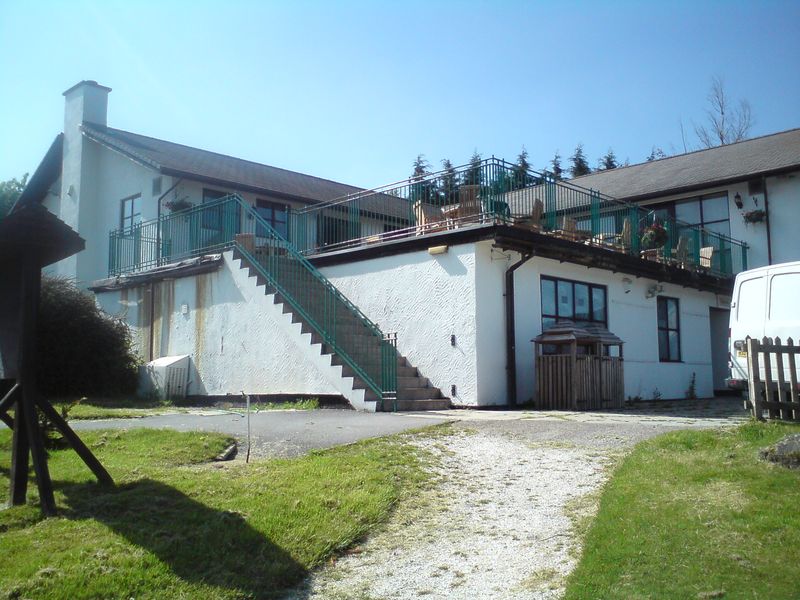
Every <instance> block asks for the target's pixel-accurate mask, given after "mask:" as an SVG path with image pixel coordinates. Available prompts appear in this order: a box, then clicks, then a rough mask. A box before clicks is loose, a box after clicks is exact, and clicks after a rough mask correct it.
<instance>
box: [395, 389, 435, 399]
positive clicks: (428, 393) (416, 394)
mask: <svg viewBox="0 0 800 600" xmlns="http://www.w3.org/2000/svg"><path fill="white" fill-rule="evenodd" d="M441 396H442V392H440V391H439V390H438V389H437V388H433V387H418V388H400V389H398V390H397V399H398V400H424V399H426V398H427V399H432V398H441Z"/></svg>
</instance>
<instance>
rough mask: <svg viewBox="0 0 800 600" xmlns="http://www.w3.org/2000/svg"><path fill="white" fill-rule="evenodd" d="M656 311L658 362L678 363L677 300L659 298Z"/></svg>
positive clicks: (679, 333) (679, 347)
mask: <svg viewBox="0 0 800 600" xmlns="http://www.w3.org/2000/svg"><path fill="white" fill-rule="evenodd" d="M656 310H657V314H658V360H660V361H661V362H680V360H681V318H680V307H679V304H678V299H677V298H669V297H667V296H659V297H658V298H657V304H656Z"/></svg>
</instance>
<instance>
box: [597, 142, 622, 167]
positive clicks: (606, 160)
mask: <svg viewBox="0 0 800 600" xmlns="http://www.w3.org/2000/svg"><path fill="white" fill-rule="evenodd" d="M618 166H619V161H617V156H616V155H615V154H614V150H612V149H611V148H609V149H608V152H606V154H605V156H604V157H603V158H601V159H600V170H601V171H608V170H609V169H616V168H617V167H618Z"/></svg>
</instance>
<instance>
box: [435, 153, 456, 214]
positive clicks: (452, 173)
mask: <svg viewBox="0 0 800 600" xmlns="http://www.w3.org/2000/svg"><path fill="white" fill-rule="evenodd" d="M439 184H440V188H441V190H440V191H441V195H442V200H443V203H444V204H455V203H456V202H458V177H457V176H456V168H455V166H453V163H452V162H450V160H449V159H447V158H445V159H444V160H443V161H442V176H441V178H440V179H439Z"/></svg>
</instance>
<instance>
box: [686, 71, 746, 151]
mask: <svg viewBox="0 0 800 600" xmlns="http://www.w3.org/2000/svg"><path fill="white" fill-rule="evenodd" d="M707 99H708V105H709V106H708V108H707V109H706V118H707V124H706V125H695V126H694V132H695V134H696V135H697V139H698V140H699V141H700V144H701V145H702V146H703V147H704V148H713V147H714V146H724V145H725V144H732V143H734V142H740V141H742V140H744V139H747V137H748V135H749V134H750V128H751V127H752V126H753V112H752V109H751V107H750V103H749V102H748V101H747V100H739V102H737V103H735V102H733V101H732V100H731V99H730V98H729V97H728V94H727V92H726V91H725V81H724V80H723V79H722V77H719V76H717V77H713V78H712V79H711V89H710V90H709V92H708V96H707Z"/></svg>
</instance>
